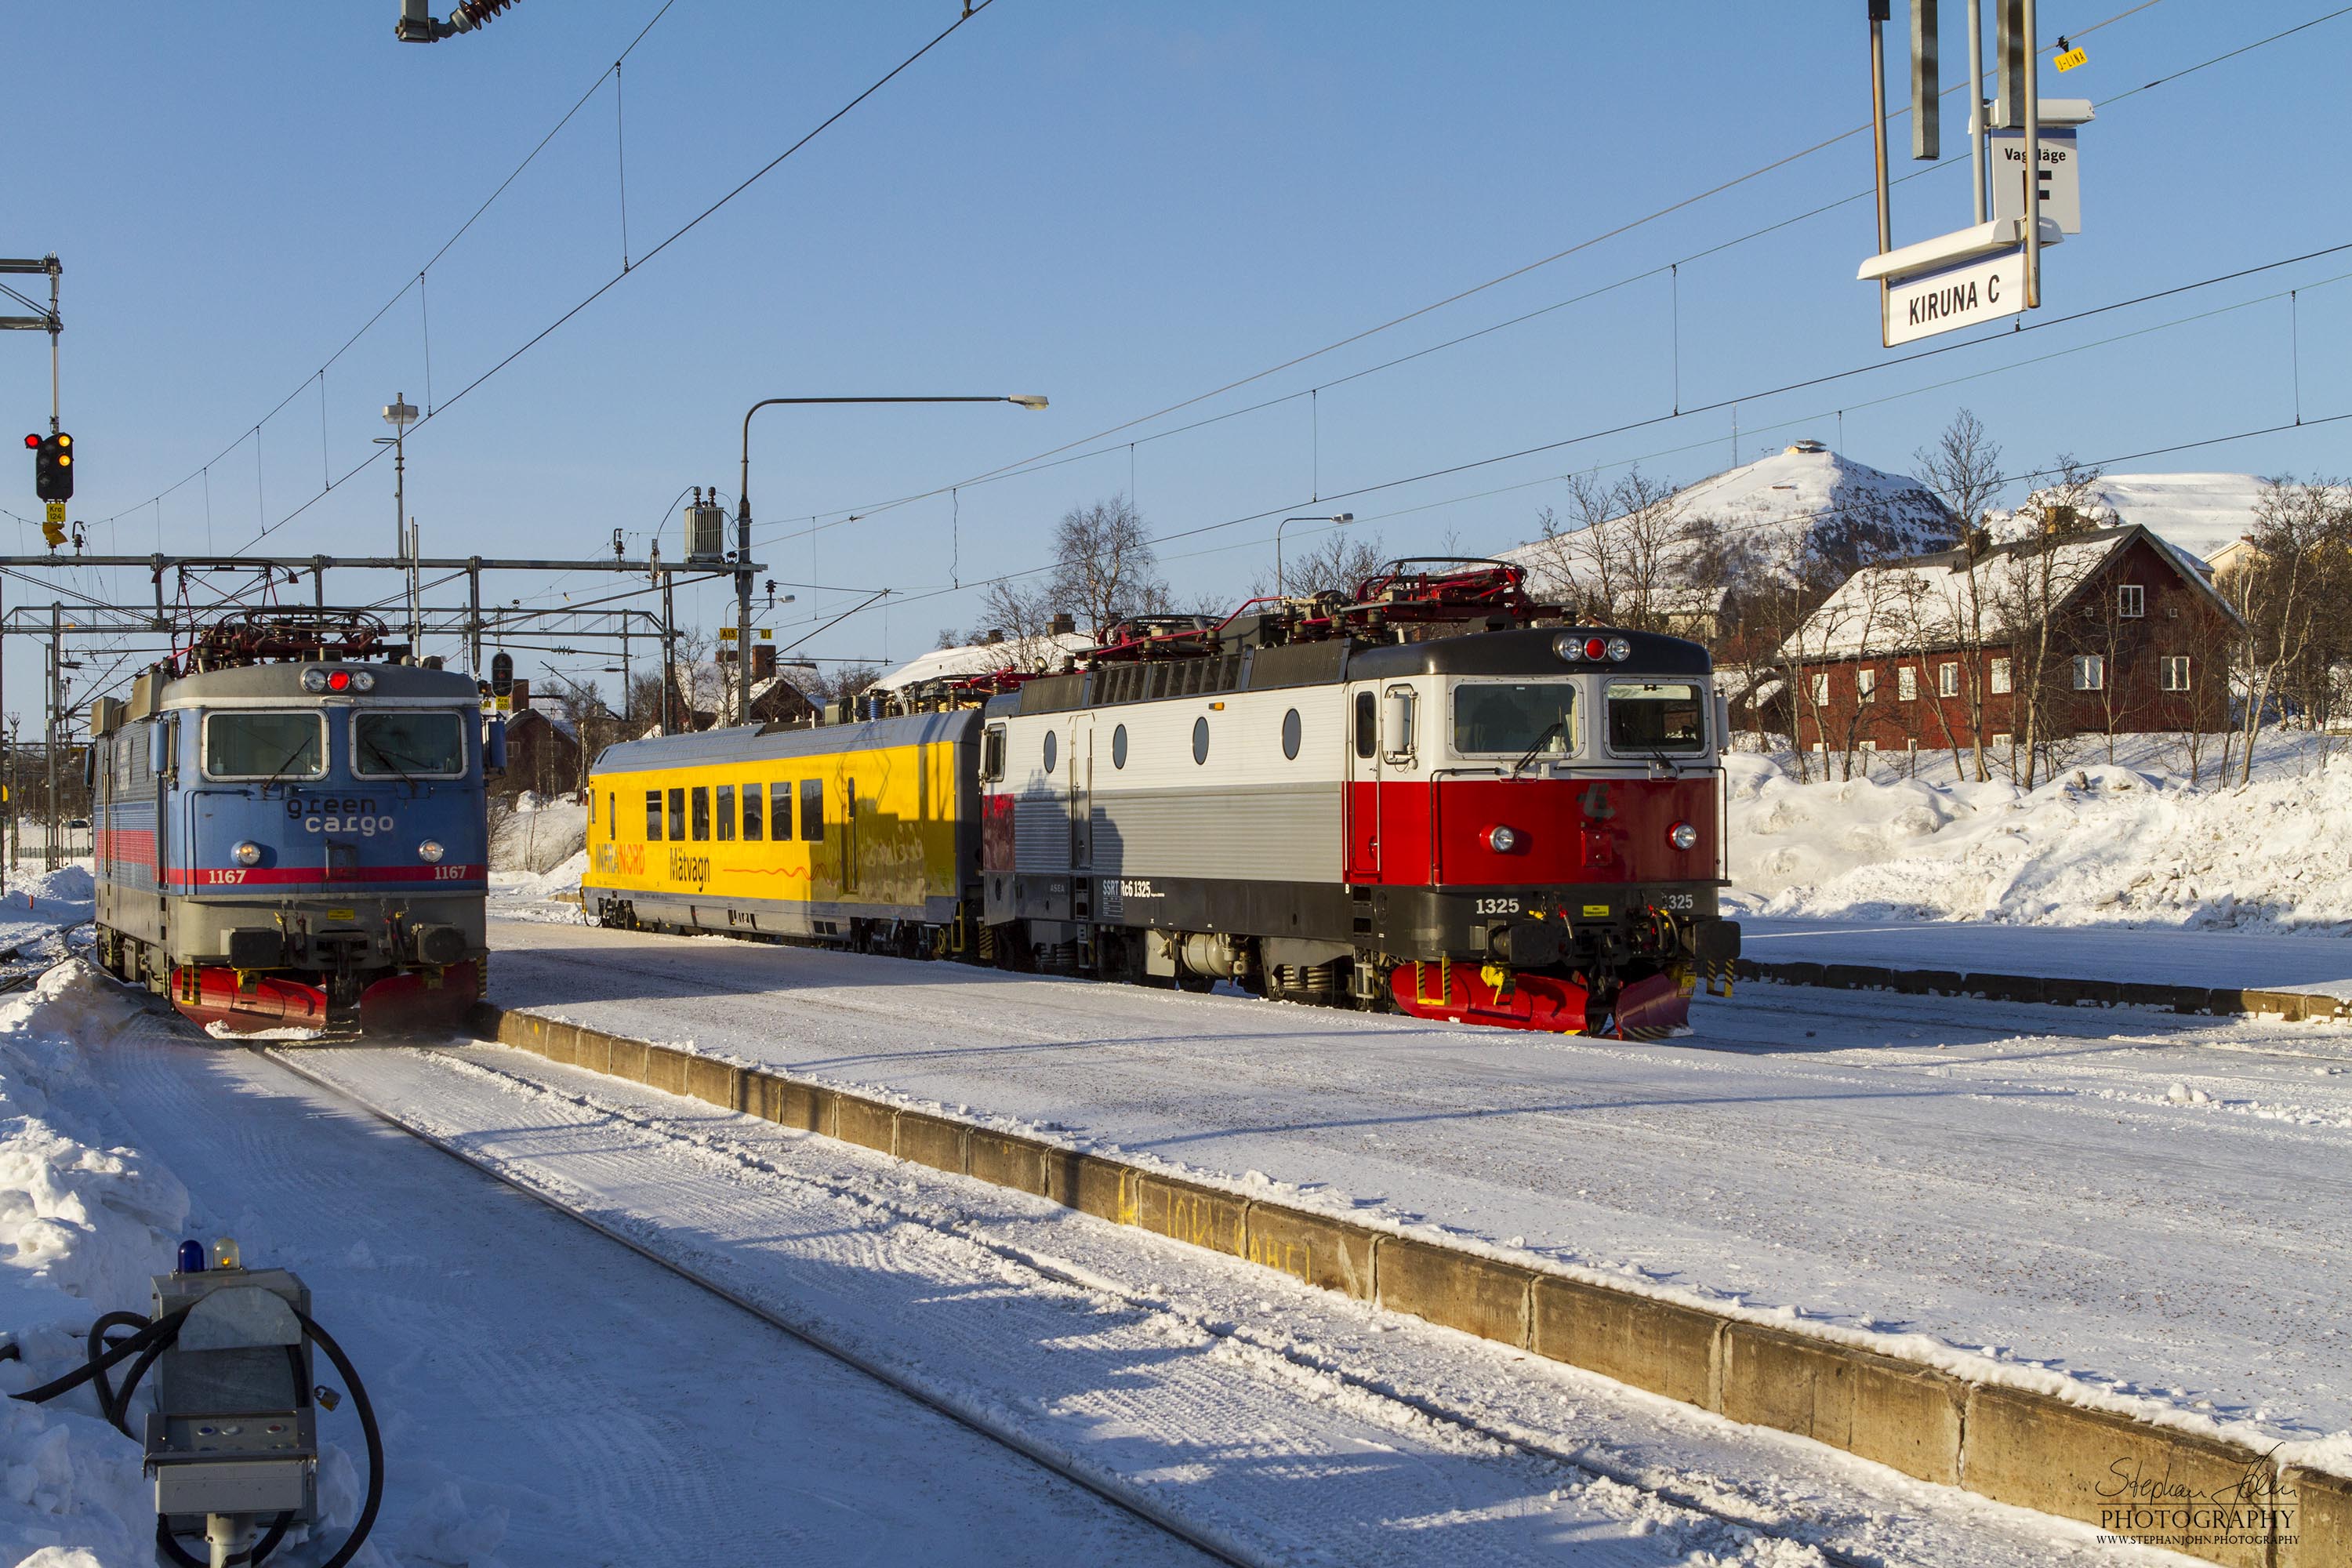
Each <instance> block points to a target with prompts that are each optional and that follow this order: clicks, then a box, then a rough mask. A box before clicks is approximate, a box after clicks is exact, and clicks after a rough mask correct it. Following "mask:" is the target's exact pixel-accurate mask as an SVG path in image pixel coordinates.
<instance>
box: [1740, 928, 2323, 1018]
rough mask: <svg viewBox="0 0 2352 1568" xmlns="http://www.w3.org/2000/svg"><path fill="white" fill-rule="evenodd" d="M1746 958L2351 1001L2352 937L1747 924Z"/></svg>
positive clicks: (1743, 939) (1744, 932)
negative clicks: (2291, 993)
mask: <svg viewBox="0 0 2352 1568" xmlns="http://www.w3.org/2000/svg"><path fill="white" fill-rule="evenodd" d="M1740 929H1741V931H1742V936H1741V949H1742V952H1743V954H1744V955H1745V956H1746V957H1748V958H1752V959H1755V960H1757V961H1758V962H1759V963H1790V962H1796V963H1866V964H1871V965H1874V966H1875V967H1879V968H1885V969H1907V970H1927V969H1944V970H1953V969H1957V970H1963V971H1970V972H1976V973H2000V974H2032V975H2040V976H2042V977H2045V978H2051V979H2060V980H2094V979H2095V980H2115V981H2122V982H2125V983H2127V984H2148V985H2194V986H2219V987H2234V988H2238V989H2242V990H2249V991H2256V990H2259V991H2296V992H2306V993H2310V994H2318V995H2327V996H2336V997H2340V998H2345V999H2347V1000H2352V938H2347V937H2343V936H2294V935H2290V934H2286V933H2275V934H2273V933H2268V932H2256V931H2136V930H2130V929H2126V928H2102V927H2097V926H2068V927H2065V928H2063V929H2061V930H2054V931H2053V930H2052V929H2050V928H2048V927H2035V926H2013V925H1998V924H1992V923H1987V922H1976V921H1835V920H1803V919H1795V918H1790V917H1786V916H1758V915H1747V916H1743V917H1742V918H1741V920H1740Z"/></svg>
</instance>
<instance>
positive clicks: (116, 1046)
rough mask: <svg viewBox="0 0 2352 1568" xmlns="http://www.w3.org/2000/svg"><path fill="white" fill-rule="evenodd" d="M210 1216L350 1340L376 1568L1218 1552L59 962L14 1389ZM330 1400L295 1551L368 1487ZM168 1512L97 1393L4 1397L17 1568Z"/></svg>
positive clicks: (2, 1262) (15, 1122) (346, 1427)
mask: <svg viewBox="0 0 2352 1568" xmlns="http://www.w3.org/2000/svg"><path fill="white" fill-rule="evenodd" d="M183 1181H184V1182H185V1185H183ZM189 1234H193V1235H195V1236H198V1237H211V1236H216V1235H223V1234H227V1235H234V1236H235V1237H237V1239H238V1241H239V1243H240V1245H241V1247H242V1248H243V1251H244V1254H245V1257H246V1258H247V1261H248V1262H250V1263H256V1264H259V1263H268V1264H271V1265H277V1266H283V1267H288V1268H294V1269H296V1270H297V1271H299V1273H300V1274H301V1275H302V1276H303V1278H304V1279H305V1280H306V1282H307V1283H308V1284H309V1285H310V1289H311V1291H312V1293H313V1299H314V1303H315V1305H314V1308H313V1310H314V1312H315V1313H316V1315H317V1316H318V1318H319V1319H320V1321H322V1322H323V1323H325V1324H326V1325H327V1326H328V1327H329V1328H330V1329H331V1331H333V1332H334V1333H335V1335H336V1336H337V1338H338V1339H339V1340H340V1341H341V1343H342V1344H343V1346H344V1347H345V1349H346V1350H347V1351H348V1352H350V1353H351V1354H352V1358H353V1360H354V1361H355V1362H356V1363H358V1365H359V1368H360V1371H361V1373H362V1377H363V1378H364V1379H365V1380H366V1382H367V1385H368V1389H369V1392H370V1394H371V1395H372V1396H373V1400H374V1402H375V1405H376V1408H377V1411H378V1414H379V1416H380V1418H381V1420H382V1422H383V1431H384V1437H385V1444H386V1447H387V1450H388V1462H387V1467H386V1470H387V1478H388V1480H387V1487H386V1491H385V1500H384V1506H383V1515H382V1517H381V1519H380V1521H379V1523H378V1527H377V1531H376V1534H375V1536H374V1539H373V1542H371V1544H370V1546H369V1547H368V1548H367V1549H366V1550H365V1551H364V1552H362V1555H361V1557H360V1558H359V1560H358V1568H521V1565H523V1564H526V1563H532V1564H536V1563H576V1562H607V1561H610V1562H669V1561H681V1562H684V1561H691V1562H697V1563H727V1564H734V1563H741V1564H747V1565H748V1564H750V1563H755V1562H759V1563H765V1562H783V1561H790V1562H827V1563H831V1562H846V1561H865V1560H871V1558H872V1554H873V1552H874V1551H875V1546H876V1542H888V1543H890V1544H889V1547H888V1549H887V1552H885V1555H886V1556H887V1557H888V1558H889V1559H891V1560H897V1561H921V1562H927V1563H940V1564H965V1563H973V1564H977V1563H1032V1564H1039V1565H1044V1564H1052V1563H1066V1562H1074V1561H1075V1562H1137V1563H1151V1564H1161V1563H1165V1564H1184V1565H1187V1568H1190V1565H1192V1564H1194V1563H1200V1562H1201V1561H1202V1559H1201V1558H1200V1557H1199V1555H1198V1554H1197V1553H1195V1552H1192V1551H1191V1550H1190V1549H1189V1548H1185V1547H1182V1546H1181V1545H1180V1544H1178V1543H1176V1542H1172V1541H1171V1540H1170V1539H1168V1538H1167V1537H1166V1536H1165V1535H1164V1534H1163V1533H1162V1532H1160V1531H1158V1530H1156V1529H1153V1528H1151V1527H1150V1526H1147V1525H1144V1524H1142V1523H1140V1522H1139V1521H1136V1520H1134V1519H1132V1518H1131V1517H1129V1516H1128V1515H1126V1514H1124V1513H1122V1512H1120V1511H1118V1510H1115V1509H1113V1508H1111V1507H1109V1506H1108V1505H1107V1504H1105V1503H1104V1502H1102V1501H1101V1500H1099V1499H1097V1498H1095V1497H1093V1496H1091V1495H1089V1494H1088V1493H1087V1492H1085V1491H1082V1490H1080V1489H1077V1488H1076V1487H1074V1486H1072V1485H1070V1484H1068V1483H1067V1482H1065V1481H1063V1480H1061V1479H1058V1478H1055V1477H1053V1476H1050V1475H1048V1474H1046V1473H1045V1472H1044V1471H1041V1470H1039V1469H1038V1468H1036V1467H1035V1466H1034V1465H1032V1464H1030V1463H1029V1462H1028V1461H1027V1460H1025V1459H1023V1458H1018V1457H1017V1456H1014V1455H1013V1454H1011V1453H1010V1452H1008V1451H1006V1450H1005V1449H1003V1448H1002V1447H999V1446H997V1445H995V1444H993V1443H992V1442H989V1441H987V1440H985V1439H983V1438H981V1437H979V1436H975V1435H973V1434H971V1433H970V1432H968V1431H966V1430H965V1429H963V1428H961V1427H960V1426H954V1425H952V1424H951V1423H950V1422H948V1421H946V1420H944V1419H943V1418H941V1417H940V1416H938V1415H935V1414H933V1413H932V1412H930V1411H929V1410H927V1409H924V1408H923V1407H921V1406H919V1405H915V1404H913V1403H911V1402H909V1401H908V1400H907V1399H905V1398H904V1397H902V1396H900V1395H898V1394H894V1393H891V1392H890V1391H888V1390H887V1389H884V1388H882V1387H881V1386H880V1385H878V1384H874V1383H873V1382H871V1381H870V1380H869V1379H867V1378H866V1377H864V1376H863V1375H862V1374H859V1373H854V1372H851V1371H848V1370H847V1369H845V1368H844V1367H843V1366H841V1364H840V1363H837V1362H835V1361H833V1360H832V1359H831V1358H829V1357H825V1356H823V1355H820V1354H818V1353H816V1352H813V1351H811V1350H809V1349H808V1348H807V1347H805V1346H803V1345H802V1344H800V1343H799V1342H797V1341H794V1340H793V1339H790V1338H789V1337H787V1336H785V1335H783V1334H782V1333H780V1332H778V1331H775V1330H773V1329H772V1328H770V1327H768V1326H767V1325H765V1324H762V1323H760V1322H758V1321H756V1320H753V1319H751V1318H749V1317H747V1316H746V1315H745V1314H743V1313H742V1312H740V1310H737V1309H735V1308H734V1307H732V1306H730V1305H728V1304H727V1303H725V1302H722V1301H719V1300H716V1299H715V1298H712V1297H710V1296H709V1295H707V1294H705V1293H703V1292H701V1291H699V1290H698V1289H694V1288H692V1287H690V1286H688V1285H687V1284H685V1283H684V1282H683V1281H680V1280H678V1279H677V1278H676V1277H675V1276H673V1275H670V1274H668V1273H667V1272H666V1271H664V1270H662V1269H660V1268H656V1267H655V1266H654V1265H652V1264H649V1263H647V1262H646V1260H644V1259H643V1258H638V1257H637V1256H636V1255H635V1254H634V1253H631V1252H629V1251H627V1250H625V1248H622V1247H619V1246H617V1245H615V1244H614V1243H612V1242H610V1241H608V1240H606V1239H605V1238H604V1237H600V1236H597V1235H595V1234H594V1233H593V1232H591V1231H588V1230H585V1229H583V1228H582V1227H580V1226H576V1225H574V1224H573V1223H572V1222H571V1221H569V1220H566V1219H563V1218H561V1217H560V1216H557V1215H553V1214H551V1213H550V1212H548V1211H547V1210H545V1209H543V1208H541V1206H540V1205H537V1204H534V1203H532V1202H531V1201H530V1200H529V1199H527V1198H524V1197H521V1196H520V1195H519V1194H514V1193H512V1192H510V1191H509V1189H507V1188H505V1187H503V1186H501V1185H499V1184H496V1183H494V1182H491V1181H489V1180H488V1179H487V1178H484V1177H482V1176H480V1175H479V1174H478V1173H473V1172H470V1171H467V1170H466V1169H465V1168H464V1167H462V1166H460V1165H458V1164H457V1163H454V1162H452V1161H450V1160H448V1159H447V1158H446V1156H444V1155H442V1154H440V1153H439V1152H436V1151H435V1150H433V1149H431V1148H429V1147H427V1146H425V1145H424V1144H422V1143H418V1142H413V1141H411V1140H409V1139H407V1138H406V1137H404V1136H403V1135H401V1134H399V1133H396V1132H394V1131H390V1130H388V1129H386V1128H384V1127H383V1125H382V1124H381V1123H379V1122H377V1121H374V1120H373V1118H372V1117H369V1116H367V1115H366V1114H364V1113H362V1112H359V1111H357V1110H353V1109H352V1107H351V1106H349V1105H348V1104H347V1103H344V1102H342V1101H341V1100H337V1099H335V1098H334V1097H331V1096H327V1095H323V1094H321V1093H320V1092H318V1091H316V1090H314V1089H311V1088H310V1086H308V1085H306V1084H304V1083H302V1082H301V1081H300V1080H299V1079H297V1078H295V1077H294V1076H293V1075H292V1074H290V1073H289V1072H287V1071H286V1070H285V1069H284V1068H280V1067H278V1066H277V1065H275V1064H273V1063H271V1062H269V1061H268V1060H266V1059H264V1058H259V1057H257V1056H255V1055H254V1054H252V1053H250V1052H247V1051H244V1050H226V1049H220V1048H217V1047H211V1046H209V1045H206V1044H204V1043H201V1042H197V1041H193V1040H191V1039H190V1038H189V1037H188V1035H187V1033H186V1032H185V1031H184V1030H183V1029H181V1028H179V1027H178V1026H176V1025H175V1024H173V1023H172V1022H170V1021H168V1020H167V1019H165V1018H163V1016H159V1015H158V1014H156V1013H154V1012H152V1011H149V1010H145V1009H142V1008H141V1007H140V1006H139V1005H137V1001H136V999H135V998H134V997H132V996H131V995H130V994H128V993H125V992H123V991H122V990H121V989H119V988H117V987H116V986H114V985H113V984H111V983H110V982H107V981H105V980H103V979H101V978H100V977H99V976H98V975H96V974H95V973H94V972H92V971H91V970H90V969H89V967H88V966H87V965H85V964H81V963H67V964H61V965H58V966H57V967H55V968H53V969H51V970H49V971H48V972H47V974H45V975H44V976H43V978H42V979H41V981H40V982H39V984H38V985H37V987H36V988H35V989H34V990H33V991H31V992H30V993H28V994H25V995H22V996H19V997H16V998H12V999H10V1000H8V1001H6V1002H5V1003H0V1322H5V1326H6V1328H7V1329H8V1331H9V1332H10V1335H11V1337H12V1338H13V1339H14V1340H15V1341H16V1342H17V1343H18V1344H20V1345H21V1346H22V1347H23V1351H24V1359H23V1360H22V1361H21V1362H11V1363H0V1390H18V1389H23V1388H26V1387H30V1386H32V1385H33V1384H37V1383H40V1382H45V1381H47V1380H48V1379H50V1378H53V1377H55V1376H57V1375H58V1374H60V1373H64V1372H66V1371H68V1370H70V1369H71V1368H73V1367H74V1366H76V1365H78V1364H79V1363H80V1360H81V1348H80V1344H81V1334H82V1331H84V1330H86V1328H87V1327H88V1325H89V1322H90V1321H91V1320H92V1319H93V1318H94V1317H96V1316H97V1315H98V1314H99V1313H100V1312H101V1311H104V1310H110V1309H112V1308H118V1307H119V1308H130V1309H132V1310H143V1309H144V1307H145V1305H146V1303H147V1300H148V1286H147V1278H146V1277H147V1276H148V1275H149V1274H151V1273H155V1272H160V1271H162V1270H163V1269H165V1268H169V1267H170V1264H171V1258H172V1256H173V1249H174V1247H176V1246H177V1244H178V1241H179V1239H180V1238H181V1237H182V1236H184V1235H189ZM142 1403H143V1402H142ZM138 1419H139V1416H138V1415H137V1413H136V1412H134V1415H133V1421H134V1424H135V1422H136V1421H137V1420H138ZM323 1425H324V1426H325V1427H326V1429H327V1430H326V1431H325V1432H324V1433H322V1436H326V1437H327V1439H328V1441H329V1444H330V1447H329V1450H328V1453H327V1458H326V1459H325V1462H324V1463H323V1465H322V1468H321V1498H322V1501H323V1502H324V1503H325V1505H326V1507H327V1510H328V1518H329V1525H330V1528H329V1529H328V1530H327V1531H326V1532H325V1538H324V1539H323V1541H319V1542H299V1541H297V1542H293V1543H289V1545H288V1546H287V1547H285V1548H283V1549H281V1552H280V1553H279V1558H280V1559H281V1560H282V1561H284V1562H285V1563H287V1565H288V1568H307V1565H310V1564H315V1563H318V1562H319V1561H320V1560H321V1558H322V1556H323V1555H324V1553H325V1552H329V1551H332V1550H333V1549H334V1548H335V1547H336V1546H338V1545H339V1544H340V1543H341V1540H342V1531H341V1526H342V1525H345V1524H347V1523H348V1522H349V1521H350V1520H351V1519H352V1517H354V1516H355V1515H356V1513H357V1510H358V1505H359V1499H360V1495H361V1490H362V1483H363V1480H364V1475H363V1471H362V1468H360V1467H361V1466H363V1465H364V1462H365V1460H364V1456H363V1454H362V1452H361V1448H360V1444H359V1441H358V1436H357V1428H356V1426H355V1423H354V1421H353V1419H352V1415H351V1407H350V1406H349V1405H344V1406H343V1409H342V1411H341V1414H339V1415H329V1416H327V1417H325V1418H324V1422H323ZM338 1428H340V1430H338ZM153 1521H154V1514H153V1493H152V1488H151V1486H150V1484H149V1483H147V1482H146V1481H144V1480H143V1479H142V1477H141V1474H140V1459H139V1451H138V1448H137V1447H136V1446H135V1445H134V1444H132V1443H131V1441H130V1440H129V1439H127V1438H125V1437H123V1436H121V1434H120V1433H118V1432H116V1431H115V1430H114V1429H113V1428H112V1427H110V1426H108V1425H106V1423H105V1422H104V1421H103V1419H102V1418H100V1416H99V1415H97V1414H96V1413H95V1402H94V1400H93V1399H92V1398H91V1396H90V1395H89V1393H88V1392H87V1391H86V1390H82V1391H76V1392H74V1393H70V1394H66V1395H63V1396H61V1397H59V1398H58V1400H56V1401H54V1402H53V1403H51V1404H49V1405H24V1404H18V1403H15V1402H13V1401H0V1561H7V1562H20V1561H21V1562H24V1563H28V1564H37V1565H38V1568H144V1565H145V1564H146V1563H151V1562H152V1561H153V1551H154V1549H153V1545H152V1535H153V1528H154V1524H153ZM11 1548H13V1549H14V1550H13V1551H11V1550H9V1549H11Z"/></svg>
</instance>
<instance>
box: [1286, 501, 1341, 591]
mask: <svg viewBox="0 0 2352 1568" xmlns="http://www.w3.org/2000/svg"><path fill="white" fill-rule="evenodd" d="M1353 521H1356V514H1355V513H1354V512H1352V511H1343V512H1340V513H1339V514H1337V515H1336V516H1332V517H1286V518H1284V519H1283V520H1282V521H1280V522H1277V523H1276V524H1275V525H1274V596H1275V597H1276V598H1277V599H1279V598H1281V597H1282V596H1283V595H1282V531H1283V530H1284V529H1286V528H1287V527H1289V526H1290V525H1291V524H1292V523H1294V522H1328V523H1330V524H1332V525H1333V526H1335V527H1339V528H1345V527H1347V526H1348V525H1349V523H1351V522H1353Z"/></svg>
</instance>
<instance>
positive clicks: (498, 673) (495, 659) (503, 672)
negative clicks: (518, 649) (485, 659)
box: [490, 653, 514, 697]
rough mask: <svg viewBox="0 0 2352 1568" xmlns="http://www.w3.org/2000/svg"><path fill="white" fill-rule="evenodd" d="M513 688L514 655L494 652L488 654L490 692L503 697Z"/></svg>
mask: <svg viewBox="0 0 2352 1568" xmlns="http://www.w3.org/2000/svg"><path fill="white" fill-rule="evenodd" d="M513 690H514V655H512V654H510V653H494V654H492V655H491V656H490V694H491V695H492V696H494V697H505V696H508V695H509V694H510V693H511V692H512V691H513Z"/></svg>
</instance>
